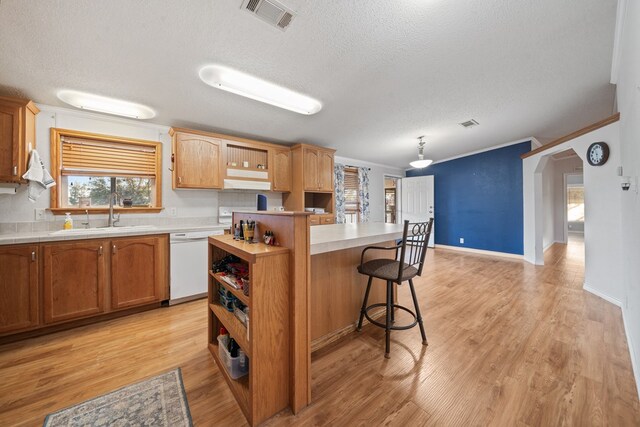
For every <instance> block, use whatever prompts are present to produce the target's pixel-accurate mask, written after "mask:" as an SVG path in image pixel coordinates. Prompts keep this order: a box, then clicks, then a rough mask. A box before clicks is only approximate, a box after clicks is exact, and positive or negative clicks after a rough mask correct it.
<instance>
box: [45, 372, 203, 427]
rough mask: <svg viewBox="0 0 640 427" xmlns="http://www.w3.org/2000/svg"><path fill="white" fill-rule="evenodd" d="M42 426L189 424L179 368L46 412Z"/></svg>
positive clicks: (191, 424) (190, 423)
mask: <svg viewBox="0 0 640 427" xmlns="http://www.w3.org/2000/svg"><path fill="white" fill-rule="evenodd" d="M44 426H45V427H61V426H65V427H66V426H172V427H173V426H178V427H182V426H188V427H191V426H193V423H192V422H191V414H190V413H189V404H188V403H187V395H186V393H185V392H184V385H183V384H182V373H181V372H180V368H178V369H174V370H173V371H170V372H167V373H164V374H162V375H158V376H157V377H153V378H150V379H148V380H145V381H142V382H139V383H136V384H132V385H129V386H126V387H123V388H121V389H119V390H116V391H113V392H111V393H108V394H105V395H102V396H99V397H96V398H94V399H91V400H87V401H86V402H82V403H80V404H78V405H74V406H71V407H69V408H66V409H62V410H60V411H58V412H54V413H52V414H49V415H47V418H45V420H44Z"/></svg>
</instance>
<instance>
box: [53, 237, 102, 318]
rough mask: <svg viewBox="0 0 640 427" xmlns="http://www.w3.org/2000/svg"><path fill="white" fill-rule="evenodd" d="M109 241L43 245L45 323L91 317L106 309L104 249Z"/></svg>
mask: <svg viewBox="0 0 640 427" xmlns="http://www.w3.org/2000/svg"><path fill="white" fill-rule="evenodd" d="M108 245H109V241H102V240H91V241H83V242H69V243H52V244H44V245H42V254H43V269H44V271H43V276H42V277H43V283H42V290H43V296H44V301H43V309H44V322H45V323H47V324H49V323H56V322H61V321H65V320H72V319H79V318H83V317H87V316H94V315H96V314H101V313H103V312H104V311H105V307H104V290H105V282H106V275H105V273H106V270H105V258H106V257H105V256H104V251H105V248H108Z"/></svg>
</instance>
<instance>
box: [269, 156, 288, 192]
mask: <svg viewBox="0 0 640 427" xmlns="http://www.w3.org/2000/svg"><path fill="white" fill-rule="evenodd" d="M272 177H273V185H272V189H273V190H274V191H285V192H286V191H291V150H290V149H288V148H287V149H282V150H274V151H273V166H272Z"/></svg>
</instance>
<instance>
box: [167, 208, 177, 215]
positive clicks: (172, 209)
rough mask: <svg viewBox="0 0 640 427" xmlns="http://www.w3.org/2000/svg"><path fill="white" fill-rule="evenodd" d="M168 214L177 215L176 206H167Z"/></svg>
mask: <svg viewBox="0 0 640 427" xmlns="http://www.w3.org/2000/svg"><path fill="white" fill-rule="evenodd" d="M169 215H170V216H177V215H178V209H177V208H169Z"/></svg>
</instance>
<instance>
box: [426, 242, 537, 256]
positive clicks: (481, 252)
mask: <svg viewBox="0 0 640 427" xmlns="http://www.w3.org/2000/svg"><path fill="white" fill-rule="evenodd" d="M435 246H436V249H446V250H451V251H459V252H469V253H472V254H478V255H489V256H497V257H501V258H512V259H524V255H518V254H510V253H507V252H496V251H485V250H484V249H473V248H462V247H460V246H449V245H435Z"/></svg>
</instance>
